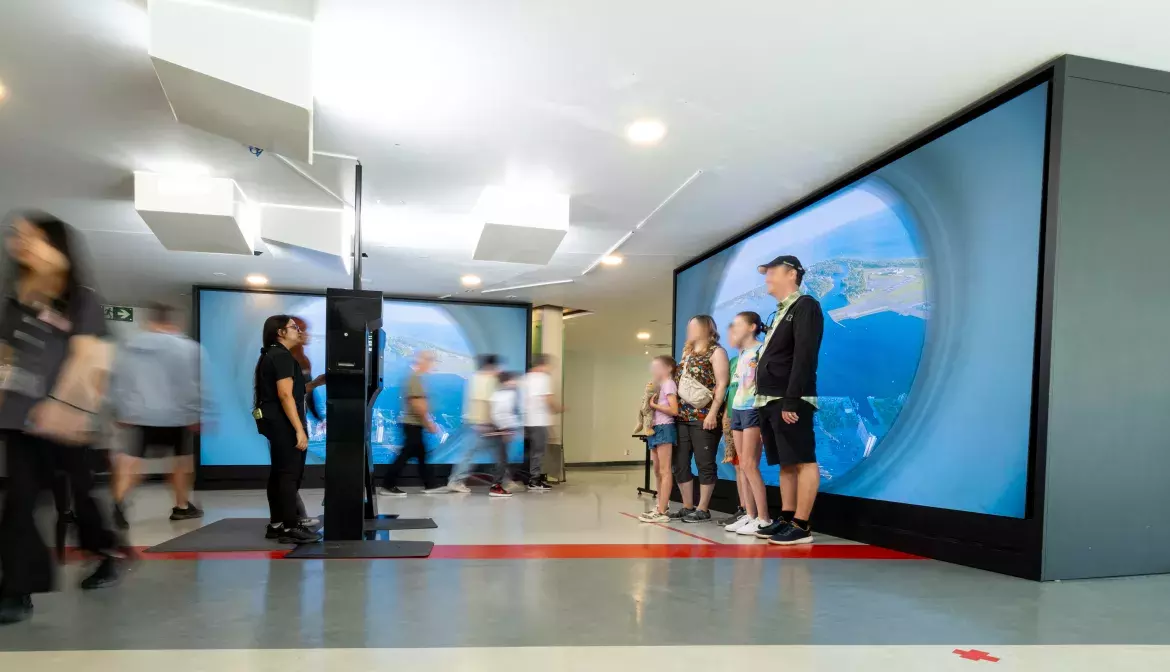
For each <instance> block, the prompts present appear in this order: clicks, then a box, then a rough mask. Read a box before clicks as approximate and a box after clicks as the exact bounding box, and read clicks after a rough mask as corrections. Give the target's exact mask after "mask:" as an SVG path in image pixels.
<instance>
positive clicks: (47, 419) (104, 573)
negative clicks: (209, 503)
mask: <svg viewBox="0 0 1170 672" xmlns="http://www.w3.org/2000/svg"><path fill="white" fill-rule="evenodd" d="M5 242H6V248H7V251H8V254H9V257H10V259H9V262H10V263H9V269H10V271H11V276H10V278H9V281H8V283H7V284H6V285H5V287H4V294H3V297H2V300H3V304H2V308H0V310H2V315H0V430H2V431H3V433H4V441H5V444H6V445H5V453H6V455H7V468H8V471H7V475H8V487H7V491H6V493H5V499H4V511H3V515H2V517H0V540H2V541H0V624H4V623H15V622H17V621H23V620H25V619H27V618H29V617H30V616H31V615H32V599H31V596H32V594H33V593H44V592H48V591H50V590H52V589H53V583H54V581H53V579H54V577H53V560H52V556H51V555H50V553H49V549H48V548H47V547H46V546H45V543H44V541H43V540H42V539H41V535H40V533H39V532H38V531H37V526H36V523H35V522H34V520H33V516H34V513H35V509H36V503H37V496H38V494H39V493H40V491H41V489H42V488H47V487H49V486H50V485H51V484H52V481H53V479H54V474H55V473H58V472H60V473H63V474H64V476H65V477H66V478H67V480H68V483H69V489H70V491H71V494H72V497H73V513H74V516H75V522H76V524H77V526H78V529H79V531H80V542H81V547H82V548H83V549H85V550H86V551H89V552H90V553H91V554H93V555H94V556H96V557H98V558H99V559H100V562H99V564H98V567H97V570H96V571H95V572H94V573H93V574H92V575H90V576H89V577H88V578H86V579H85V580H84V581H82V583H81V587H82V588H85V589H93V588H104V587H106V586H110V585H113V584H114V583H116V582H117V580H118V558H119V554H118V551H117V546H118V542H117V537H116V535H115V534H114V533H113V532H112V531H110V529H109V527H108V526H107V525H106V521H105V520H104V519H103V516H102V513H101V511H100V510H99V509H98V506H97V503H96V502H95V501H94V498H93V494H92V488H93V471H92V469H91V463H90V460H89V459H88V457H89V451H90V446H91V444H92V442H93V440H94V439H95V435H96V426H95V418H96V414H97V412H98V411H99V410H101V405H102V401H103V398H104V396H105V388H106V378H107V375H108V372H109V365H110V360H111V348H110V345H109V343H107V342H106V341H105V340H103V337H104V336H106V326H105V320H104V319H103V315H102V309H101V299H100V298H99V297H98V296H97V294H96V292H94V290H92V289H90V288H89V287H86V286H85V285H84V284H83V280H82V279H83V273H82V265H83V262H82V259H81V256H82V255H81V254H80V253H79V249H78V246H77V243H76V234H75V233H74V232H73V230H72V229H71V227H69V225H67V224H65V223H64V222H62V221H61V220H59V219H57V218H55V217H52V216H51V215H47V214H44V213H26V214H22V215H20V216H18V217H17V218H16V219H15V221H14V223H13V226H12V230H11V232H10V233H9V235H8V237H7V240H6V241H5Z"/></svg>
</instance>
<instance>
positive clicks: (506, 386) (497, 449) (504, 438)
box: [483, 371, 524, 497]
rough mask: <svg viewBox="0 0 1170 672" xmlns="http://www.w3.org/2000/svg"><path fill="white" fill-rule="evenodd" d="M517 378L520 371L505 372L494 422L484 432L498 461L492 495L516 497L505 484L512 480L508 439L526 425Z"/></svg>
mask: <svg viewBox="0 0 1170 672" xmlns="http://www.w3.org/2000/svg"><path fill="white" fill-rule="evenodd" d="M516 380H517V377H516V374H514V373H511V372H509V371H503V372H501V373H500V376H499V384H498V385H497V387H496V391H495V392H493V393H492V400H491V420H492V425H491V427H490V428H489V429H488V431H485V432H484V434H483V436H484V440H485V442H486V443H487V445H488V447H489V448H491V452H492V461H493V463H494V464H495V474H494V475H493V477H492V489H491V490H488V496H490V497H511V496H512V493H511V491H509V490H508V489H507V488H506V487H504V482H505V481H507V480H508V442H509V441H511V440H512V438H513V437H514V436H516V433H517V432H519V431H520V430H521V428H522V427H523V426H524V425H523V423H522V422H521V421H520V395H519V394H518V393H517V392H516Z"/></svg>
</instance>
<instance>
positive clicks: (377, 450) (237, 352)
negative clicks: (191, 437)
mask: <svg viewBox="0 0 1170 672" xmlns="http://www.w3.org/2000/svg"><path fill="white" fill-rule="evenodd" d="M275 314H288V315H296V316H298V317H302V318H304V319H305V320H306V321H307V322H308V323H309V333H310V336H311V338H310V342H309V344H308V345H307V346H306V348H305V354H306V355H307V356H308V358H309V360H310V363H311V364H312V368H313V373H314V375H316V374H319V373H321V372H322V371H323V370H324V361H325V337H324V333H325V299H324V298H323V297H321V296H307V295H295V294H267V293H257V292H238V291H226V290H201V291H200V294H199V318H200V319H199V331H200V341H201V343H202V345H203V349H204V361H203V367H202V371H203V380H204V384H205V385H206V386H207V388H208V389H207V393H206V395H205V396H206V397H207V398H208V399H210V400H211V401H212V403H211V404H210V405H209V406H210V407H209V408H207V409H205V423H204V424H205V429H204V433H203V437H202V440H201V451H200V463H201V464H204V465H215V466H226V465H264V464H268V463H269V460H268V443H267V441H266V440H265V439H264V438H263V437H262V436H260V435H258V434H257V433H256V425H255V422H254V421H253V420H252V417H251V415H250V413H251V409H252V372H253V369H254V367H255V364H256V358H257V357H258V355H259V352H260V338H261V336H260V330H261V326H262V325H263V323H264V319H265V318H267V317H268V316H269V315H275ZM383 323H384V325H383V328H384V329H385V331H386V349H385V352H384V357H385V371H386V374H385V388H384V389H383V391H382V394H381V395H380V396H379V397H378V399H377V400H376V401H375V403H374V408H373V416H372V421H371V428H370V443H371V446H372V448H373V451H374V460H375V462H376V463H379V464H384V463H387V462H389V461H391V460H392V459H393V458H394V456H395V455H396V454H397V453H398V451H399V450H400V448H401V445H402V432H401V429H400V426H399V419H400V415H401V411H402V385H403V383H404V382H405V379H406V376H407V374H408V373H409V370H410V367H411V364H412V362H413V361H414V358H415V355H416V354H417V353H418V352H419V351H422V350H429V351H432V352H434V353H435V359H436V365H435V368H434V370H433V371H432V372H431V373H429V374H428V375H426V376H425V377H424V379H423V384H424V386H425V388H426V390H427V394H428V401H429V403H430V408H431V413H432V416H433V417H434V420H435V424H436V425H438V428H439V432H438V434H436V435H428V437H427V440H428V442H429V444H428V448H429V456H430V459H431V461H432V462H435V463H439V464H452V463H455V462H457V461H459V459H460V457H462V456H463V455H464V454H465V453H466V452H467V451H470V450H474V448H475V441H474V436H473V434H472V432H471V429H470V428H468V427H464V425H463V403H464V398H465V396H466V388H467V382H468V380H469V379H470V377H471V374H472V373H473V372H474V370H475V360H476V357H477V356H478V355H482V354H488V353H492V354H497V355H499V356H500V357H501V359H502V362H503V364H502V365H503V367H504V368H505V369H506V370H512V371H517V372H520V371H523V369H524V366H525V363H526V361H527V356H526V353H527V335H528V311H527V309H526V308H524V307H515V306H482V305H472V304H454V303H435V302H425V301H403V300H388V301H386V303H385V306H384V308H383ZM313 394H314V397H315V400H316V402H317V403H316V405H317V408H319V409H320V411H321V414H322V416H323V417H322V418H321V419H319V420H318V419H315V418H312V417H310V419H309V423H308V424H309V430H308V431H309V456H308V461H309V463H310V464H323V463H324V462H325V437H326V432H327V431H328V426H329V418H328V414H327V413H326V403H325V402H326V398H327V396H326V395H327V394H328V385H326V386H325V387H323V388H319V389H318V390H317V391H315V392H314V393H313ZM523 450H524V449H523V442H522V441H521V440H519V439H517V440H516V441H514V442H513V443H512V445H511V446H510V447H509V459H510V460H511V461H512V462H521V461H522V460H523ZM475 457H476V461H479V462H489V461H490V459H489V458H488V456H487V455H486V454H485V455H482V456H478V455H477V456H475Z"/></svg>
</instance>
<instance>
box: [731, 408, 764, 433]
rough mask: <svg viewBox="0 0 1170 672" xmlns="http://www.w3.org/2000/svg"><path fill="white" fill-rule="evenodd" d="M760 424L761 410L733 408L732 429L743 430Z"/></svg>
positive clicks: (734, 430) (735, 430)
mask: <svg viewBox="0 0 1170 672" xmlns="http://www.w3.org/2000/svg"><path fill="white" fill-rule="evenodd" d="M759 426H760V412H759V411H757V410H756V409H754V408H748V409H744V410H742V411H740V410H737V409H732V410H731V431H733V432H741V431H743V430H745V429H750V428H752V427H759Z"/></svg>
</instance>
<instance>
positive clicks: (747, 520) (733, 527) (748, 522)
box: [723, 516, 756, 532]
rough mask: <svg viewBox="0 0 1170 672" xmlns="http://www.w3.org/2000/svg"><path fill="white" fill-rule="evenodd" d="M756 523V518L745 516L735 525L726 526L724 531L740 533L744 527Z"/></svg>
mask: <svg viewBox="0 0 1170 672" xmlns="http://www.w3.org/2000/svg"><path fill="white" fill-rule="evenodd" d="M754 522H756V519H755V518H749V517H747V516H744V517H743V518H740V519H739V520H737V521H735V522H734V523H728V524H727V525H724V526H723V529H724V530H726V531H728V532H739V531H740V530H741V529H743V528H744V527H747V526H748V525H751V524H752V523H754Z"/></svg>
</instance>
